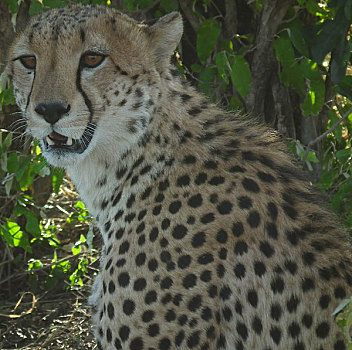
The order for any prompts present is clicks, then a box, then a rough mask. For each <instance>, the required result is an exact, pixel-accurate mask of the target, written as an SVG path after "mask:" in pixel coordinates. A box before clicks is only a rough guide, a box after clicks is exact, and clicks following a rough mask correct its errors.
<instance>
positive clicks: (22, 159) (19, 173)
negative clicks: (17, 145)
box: [16, 156, 32, 181]
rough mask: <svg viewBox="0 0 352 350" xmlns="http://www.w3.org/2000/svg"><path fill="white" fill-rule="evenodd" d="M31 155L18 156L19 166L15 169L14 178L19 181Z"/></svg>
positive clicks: (29, 161)
mask: <svg viewBox="0 0 352 350" xmlns="http://www.w3.org/2000/svg"><path fill="white" fill-rule="evenodd" d="M31 160H32V156H24V157H20V159H19V168H18V170H17V171H16V178H17V181H20V180H21V179H22V176H23V174H24V172H25V171H26V169H27V168H28V166H29V164H30V163H31Z"/></svg>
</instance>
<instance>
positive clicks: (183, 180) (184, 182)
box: [176, 175, 191, 187]
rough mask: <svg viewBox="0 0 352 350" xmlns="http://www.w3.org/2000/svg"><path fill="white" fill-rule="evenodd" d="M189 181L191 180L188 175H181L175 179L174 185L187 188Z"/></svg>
mask: <svg viewBox="0 0 352 350" xmlns="http://www.w3.org/2000/svg"><path fill="white" fill-rule="evenodd" d="M190 181H191V180H190V178H189V176H188V175H183V176H180V177H179V178H178V179H177V181H176V184H177V186H178V187H181V186H187V185H189V183H190Z"/></svg>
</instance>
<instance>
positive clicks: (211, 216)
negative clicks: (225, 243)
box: [200, 213, 215, 224]
mask: <svg viewBox="0 0 352 350" xmlns="http://www.w3.org/2000/svg"><path fill="white" fill-rule="evenodd" d="M214 220H215V215H214V214H213V213H208V214H205V215H203V216H202V217H201V218H200V222H201V223H202V224H209V223H210V222H213V221H214Z"/></svg>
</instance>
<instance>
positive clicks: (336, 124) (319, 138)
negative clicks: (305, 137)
mask: <svg viewBox="0 0 352 350" xmlns="http://www.w3.org/2000/svg"><path fill="white" fill-rule="evenodd" d="M351 113H352V107H351V108H350V109H349V110H348V111H347V112H346V113H345V114H344V115H343V116H342V118H341V119H339V120H338V121H337V122H336V123H335V124H334V125H333V126H331V127H330V128H329V129H328V130H326V131H325V132H324V133H323V134H321V135H320V136H318V137H317V138H316V139H314V140H312V141H310V142H309V143H308V145H307V150H306V153H305V154H304V157H303V161H305V160H306V159H307V157H308V154H309V151H310V150H311V148H312V146H313V145H315V144H316V143H317V142H319V141H321V140H322V139H323V138H325V137H326V136H327V135H329V134H330V133H331V132H332V131H334V130H335V129H336V128H337V126H338V125H339V124H341V123H342V122H343V121H344V120H345V119H346V118H347V117H348V116H349V115H350V114H351Z"/></svg>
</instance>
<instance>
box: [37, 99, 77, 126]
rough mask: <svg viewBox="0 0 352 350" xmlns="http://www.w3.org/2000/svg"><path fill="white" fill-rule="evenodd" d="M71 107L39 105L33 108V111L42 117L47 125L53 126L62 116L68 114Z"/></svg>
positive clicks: (52, 104) (53, 104) (55, 104)
mask: <svg viewBox="0 0 352 350" xmlns="http://www.w3.org/2000/svg"><path fill="white" fill-rule="evenodd" d="M70 109H71V106H70V105H69V104H68V105H66V106H65V105H63V104H62V103H58V102H52V103H39V104H38V105H37V106H36V107H35V109H34V110H35V111H36V112H37V113H38V114H40V115H42V116H43V117H44V119H45V120H46V121H47V122H48V123H49V124H55V123H56V122H57V121H58V120H59V119H60V118H61V117H63V115H64V114H66V113H68V112H69V110H70Z"/></svg>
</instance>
